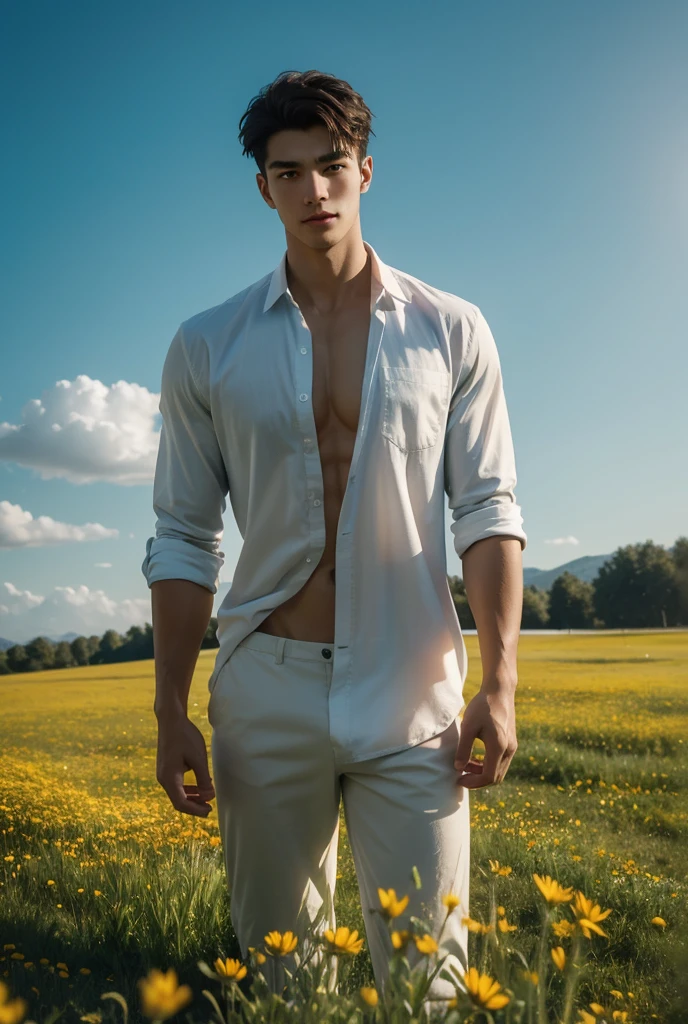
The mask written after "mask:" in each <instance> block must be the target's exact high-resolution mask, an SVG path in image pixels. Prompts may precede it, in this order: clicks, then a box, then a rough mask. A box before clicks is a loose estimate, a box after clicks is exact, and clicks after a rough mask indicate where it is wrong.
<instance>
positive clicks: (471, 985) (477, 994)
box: [463, 967, 509, 1010]
mask: <svg viewBox="0 0 688 1024" xmlns="http://www.w3.org/2000/svg"><path fill="white" fill-rule="evenodd" d="M463 980H464V982H465V984H466V989H467V990H468V994H469V995H470V997H471V999H472V1000H473V1002H474V1003H475V1004H476V1005H477V1006H480V1007H482V1008H484V1009H485V1010H501V1008H502V1007H503V1006H506V1004H507V1003H508V1002H509V996H508V995H506V994H505V993H504V992H502V991H501V988H502V986H501V985H500V984H499V982H498V981H494V980H493V979H492V978H491V977H490V975H489V974H480V972H479V971H478V970H477V968H475V967H469V968H468V970H467V971H466V973H465V974H464V976H463Z"/></svg>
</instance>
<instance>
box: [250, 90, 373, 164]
mask: <svg viewBox="0 0 688 1024" xmlns="http://www.w3.org/2000/svg"><path fill="white" fill-rule="evenodd" d="M373 117H374V114H373V113H372V111H371V110H370V109H369V108H368V107H367V106H366V104H365V103H364V102H363V98H362V97H361V96H360V95H359V94H358V93H357V92H356V91H355V90H354V89H352V87H351V86H350V85H349V83H348V82H345V81H344V80H343V79H342V78H335V76H334V75H328V74H326V73H325V72H324V71H283V72H282V73H281V74H279V75H278V76H277V78H276V79H275V80H274V81H273V82H271V83H270V84H269V85H266V86H264V87H263V88H262V89H261V90H260V92H259V93H258V95H257V96H254V97H253V99H252V100H251V102H250V103H249V105H248V108H247V110H246V112H245V113H244V114H243V115H242V118H241V121H240V122H239V129H240V130H239V142H241V143H242V145H243V147H244V149H243V154H242V155H243V156H248V157H251V156H252V157H253V158H254V160H255V161H256V163H257V164H258V168H259V170H260V173H261V174H262V175H263V177H264V178H267V174H266V171H265V161H266V157H267V149H268V139H269V138H270V136H271V135H274V134H275V133H276V132H281V131H286V130H289V129H296V130H303V129H306V128H311V127H312V126H314V125H322V126H324V127H325V128H327V130H328V131H329V133H330V142H331V144H332V148H333V150H343V151H345V152H352V151H353V152H356V153H357V156H358V163H359V166H361V165H362V164H363V161H364V160H365V158H366V154H367V150H368V136H369V135H370V134H371V133H372V134H373V135H374V134H375V132H374V131H373V130H372V128H371V120H372V118H373Z"/></svg>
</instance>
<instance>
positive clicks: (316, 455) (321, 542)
mask: <svg viewBox="0 0 688 1024" xmlns="http://www.w3.org/2000/svg"><path fill="white" fill-rule="evenodd" d="M383 294H384V291H381V292H380V295H379V296H378V299H377V301H376V302H375V304H374V306H373V308H372V310H371V317H370V327H369V331H368V344H367V349H366V360H365V367H364V371H363V383H362V388H361V411H360V415H359V422H358V429H357V431H356V440H355V442H354V450H353V454H352V456H351V465H350V468H349V476H348V478H347V482H346V488H345V490H344V497H343V499H342V505H341V509H340V513H339V522H338V524H337V539H336V544H335V578H336V580H337V584H336V591H335V638H334V647H335V651H336V652H337V654H336V656H335V657H334V658H333V664H332V675H331V680H330V691H329V699H330V730H331V737H332V739H333V741H334V743H335V744H336V746H338V747H340V748H341V749H342V751H343V754H344V756H347V755H349V754H350V753H351V738H352V737H351V722H350V704H349V698H350V688H351V669H352V662H351V653H350V641H351V620H352V612H353V605H352V600H353V587H352V578H351V575H352V565H351V541H352V527H351V511H350V509H351V504H352V500H353V498H352V486H353V484H354V481H355V479H356V466H357V464H358V459H359V456H360V452H361V447H362V444H363V438H364V436H365V431H366V428H367V424H368V414H369V407H370V392H371V385H372V381H373V379H374V377H375V369H376V367H377V361H378V356H379V352H380V346H381V343H382V335H383V332H384V328H385V314H384V312H383V311H382V310H380V309H378V303H379V299H380V296H381V295H383ZM287 296H288V298H289V301H290V302H291V304H292V306H293V307H294V313H295V315H296V323H297V355H296V373H295V387H296V393H297V399H298V400H297V402H296V409H297V418H298V421H299V426H300V429H301V432H302V436H303V452H304V466H305V471H306V486H307V488H308V490H307V492H306V493H307V497H308V501H309V508H308V516H309V524H310V537H311V544H310V548H309V551H310V552H311V553H309V554H308V555H306V558H305V561H306V564H307V566H308V571H307V572H306V578H308V577H309V576H310V575H311V573H312V571H313V568H314V566H313V561H314V557H315V554H316V553H317V559H316V561H315V564H316V565H317V563H318V562H319V561H320V558H321V557H322V554H323V551H324V550H325V512H324V508H323V506H322V498H321V496H322V495H323V477H322V462H321V460H320V450H319V447H318V438H317V431H316V428H315V415H314V412H313V400H312V388H313V338H312V335H311V332H310V329H309V327H308V324H307V323H306V319H305V317H304V315H303V313H302V312H301V309H300V308H299V305H298V303H297V302H296V301H295V299H294V297H293V295H292V294H291V291H290V290H289V288H287ZM309 357H310V358H309ZM320 509H322V511H319V510H320ZM311 567H313V568H311Z"/></svg>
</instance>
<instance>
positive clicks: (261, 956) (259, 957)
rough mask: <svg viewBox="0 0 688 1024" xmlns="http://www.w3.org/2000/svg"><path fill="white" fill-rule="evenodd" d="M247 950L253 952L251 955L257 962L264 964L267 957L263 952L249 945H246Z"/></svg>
mask: <svg viewBox="0 0 688 1024" xmlns="http://www.w3.org/2000/svg"><path fill="white" fill-rule="evenodd" d="M248 951H249V953H253V955H254V956H255V958H256V962H257V963H259V964H264V963H265V962H266V961H267V957H266V956H265V953H261V952H260V950H259V949H258V950H257V949H256V947H255V946H249V947H248Z"/></svg>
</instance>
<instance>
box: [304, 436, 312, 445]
mask: <svg viewBox="0 0 688 1024" xmlns="http://www.w3.org/2000/svg"><path fill="white" fill-rule="evenodd" d="M303 443H304V444H310V443H311V439H310V437H304V439H303Z"/></svg>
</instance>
